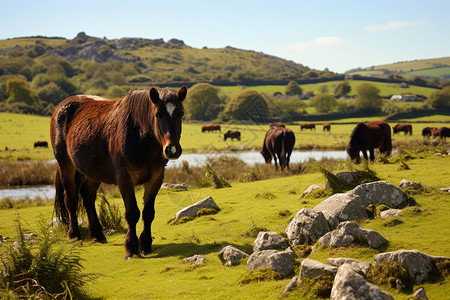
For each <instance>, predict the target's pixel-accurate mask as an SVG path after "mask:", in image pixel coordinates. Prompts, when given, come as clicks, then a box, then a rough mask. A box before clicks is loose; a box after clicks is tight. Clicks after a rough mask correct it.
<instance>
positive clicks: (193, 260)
mask: <svg viewBox="0 0 450 300" xmlns="http://www.w3.org/2000/svg"><path fill="white" fill-rule="evenodd" d="M183 262H184V263H189V264H192V265H198V264H203V263H205V262H206V258H205V257H204V256H203V255H194V256H191V257H186V258H184V259H183Z"/></svg>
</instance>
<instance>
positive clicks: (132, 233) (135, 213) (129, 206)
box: [118, 178, 141, 259]
mask: <svg viewBox="0 0 450 300" xmlns="http://www.w3.org/2000/svg"><path fill="white" fill-rule="evenodd" d="M118 185H119V190H120V193H121V194H122V198H123V202H124V204H125V220H126V221H127V225H128V231H127V237H126V239H125V259H129V258H131V257H132V256H133V255H139V240H138V238H137V235H136V224H137V222H138V221H139V217H140V213H141V212H140V211H139V208H138V206H137V203H136V196H135V195H134V186H133V184H132V183H131V180H130V179H129V178H120V180H118Z"/></svg>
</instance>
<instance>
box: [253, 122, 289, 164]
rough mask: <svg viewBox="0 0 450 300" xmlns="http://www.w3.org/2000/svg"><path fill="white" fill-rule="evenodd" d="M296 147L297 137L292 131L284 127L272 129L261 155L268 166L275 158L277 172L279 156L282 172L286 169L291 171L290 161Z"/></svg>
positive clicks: (265, 140)
mask: <svg viewBox="0 0 450 300" xmlns="http://www.w3.org/2000/svg"><path fill="white" fill-rule="evenodd" d="M294 145H295V135H294V133H293V132H292V130H290V129H288V128H284V127H272V128H270V129H269V130H268V131H267V133H266V136H265V138H264V143H263V146H262V149H261V151H260V153H261V154H262V156H263V157H264V160H265V161H266V163H267V164H269V163H270V162H271V161H272V158H273V160H274V161H275V170H278V164H277V156H278V160H279V161H280V167H281V171H283V170H284V168H287V169H288V170H289V161H290V158H291V153H292V149H293V148H294Z"/></svg>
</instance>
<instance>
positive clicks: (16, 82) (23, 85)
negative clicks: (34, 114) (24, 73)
mask: <svg viewBox="0 0 450 300" xmlns="http://www.w3.org/2000/svg"><path fill="white" fill-rule="evenodd" d="M6 93H7V94H8V95H9V97H8V99H6V103H18V102H23V103H26V104H28V105H32V104H34V103H35V102H36V99H37V97H36V95H35V94H34V92H33V91H32V90H31V89H30V87H29V86H28V82H27V81H26V80H22V79H9V80H8V81H7V82H6Z"/></svg>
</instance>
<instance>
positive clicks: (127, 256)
mask: <svg viewBox="0 0 450 300" xmlns="http://www.w3.org/2000/svg"><path fill="white" fill-rule="evenodd" d="M133 256H136V257H137V258H141V255H140V254H127V255H125V260H130V259H132V258H133Z"/></svg>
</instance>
